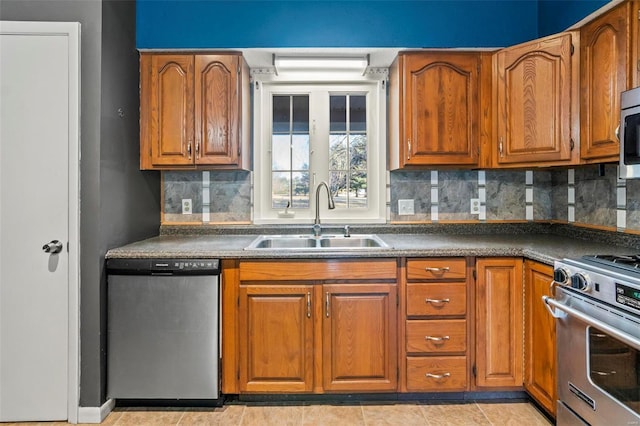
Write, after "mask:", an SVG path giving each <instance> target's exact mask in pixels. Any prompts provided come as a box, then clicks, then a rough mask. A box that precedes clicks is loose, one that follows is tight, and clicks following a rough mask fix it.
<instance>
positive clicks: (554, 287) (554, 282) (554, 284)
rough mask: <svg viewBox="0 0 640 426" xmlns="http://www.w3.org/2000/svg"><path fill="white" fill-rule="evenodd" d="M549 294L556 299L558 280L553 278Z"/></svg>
mask: <svg viewBox="0 0 640 426" xmlns="http://www.w3.org/2000/svg"><path fill="white" fill-rule="evenodd" d="M549 294H551V296H552V297H553V298H554V299H555V298H556V281H555V280H551V284H549Z"/></svg>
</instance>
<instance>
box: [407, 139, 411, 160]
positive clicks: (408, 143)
mask: <svg viewBox="0 0 640 426" xmlns="http://www.w3.org/2000/svg"><path fill="white" fill-rule="evenodd" d="M407 149H408V151H407V160H411V139H407Z"/></svg>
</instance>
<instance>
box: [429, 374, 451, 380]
mask: <svg viewBox="0 0 640 426" xmlns="http://www.w3.org/2000/svg"><path fill="white" fill-rule="evenodd" d="M425 377H428V378H431V379H444V378H445V377H451V373H442V374H432V373H426V374H425Z"/></svg>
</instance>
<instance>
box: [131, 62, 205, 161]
mask: <svg viewBox="0 0 640 426" xmlns="http://www.w3.org/2000/svg"><path fill="white" fill-rule="evenodd" d="M141 60H142V61H143V63H142V67H143V68H148V74H147V73H144V74H143V78H144V76H147V75H148V77H149V79H150V83H149V86H148V87H149V90H150V93H149V95H148V96H149V99H148V103H145V104H144V105H145V106H146V107H148V109H149V120H150V123H149V124H150V126H149V127H150V132H149V133H148V137H149V138H150V144H149V148H150V152H149V154H150V156H151V162H152V164H154V165H158V166H162V165H170V164H172V165H189V164H192V163H193V158H192V149H193V78H192V76H193V57H191V56H187V57H185V56H183V55H162V56H142V59H141ZM145 100H146V98H145ZM143 102H144V100H143Z"/></svg>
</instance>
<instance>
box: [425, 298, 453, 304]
mask: <svg viewBox="0 0 640 426" xmlns="http://www.w3.org/2000/svg"><path fill="white" fill-rule="evenodd" d="M449 302H450V299H449V298H446V299H429V298H428V297H427V298H426V299H424V303H433V304H434V305H435V304H441V303H449Z"/></svg>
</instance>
